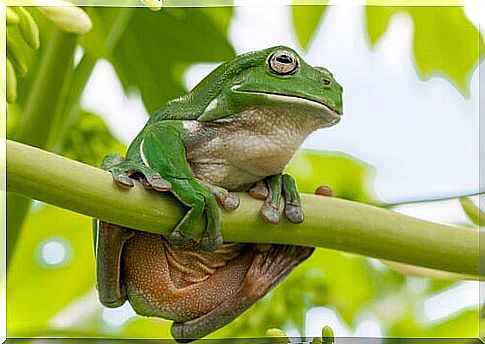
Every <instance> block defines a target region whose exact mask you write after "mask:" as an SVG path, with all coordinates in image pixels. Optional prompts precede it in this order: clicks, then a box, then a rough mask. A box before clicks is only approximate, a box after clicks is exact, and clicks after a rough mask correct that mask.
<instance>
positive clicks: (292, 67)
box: [268, 50, 298, 75]
mask: <svg viewBox="0 0 485 344" xmlns="http://www.w3.org/2000/svg"><path fill="white" fill-rule="evenodd" d="M268 64H269V69H270V70H271V71H272V72H274V73H276V74H281V75H286V74H293V73H294V72H295V71H296V69H297V68H298V60H297V58H296V57H295V55H293V54H292V53H290V52H289V51H286V50H279V51H277V52H275V53H274V54H273V55H271V56H270V58H269V60H268Z"/></svg>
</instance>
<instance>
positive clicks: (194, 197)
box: [134, 120, 239, 251]
mask: <svg viewBox="0 0 485 344" xmlns="http://www.w3.org/2000/svg"><path fill="white" fill-rule="evenodd" d="M184 134H185V132H184V129H183V127H182V124H181V122H180V121H176V120H174V121H172V120H166V121H160V122H156V123H154V124H152V125H150V126H148V127H147V128H146V129H145V131H144V134H143V138H142V140H141V142H140V147H139V150H138V151H136V150H135V151H134V152H135V153H138V152H139V153H138V154H139V156H140V157H141V159H142V161H143V163H144V164H145V165H146V166H148V167H150V168H151V169H153V170H155V171H157V172H158V173H160V175H161V176H163V177H164V178H165V179H166V180H167V181H169V182H170V183H171V185H172V189H171V191H172V193H173V194H174V195H175V196H176V197H177V198H178V199H179V200H180V201H181V202H182V203H183V204H184V205H186V206H187V207H189V210H188V211H187V213H186V214H185V216H184V217H183V218H182V220H180V222H179V223H178V225H177V226H176V227H175V229H174V230H173V231H172V232H171V233H170V235H169V237H168V239H169V241H170V243H172V244H174V245H183V244H184V243H186V242H187V241H188V240H190V239H191V238H192V236H191V233H192V230H193V229H194V227H195V225H196V223H197V222H198V221H199V220H200V219H201V218H202V217H204V215H205V218H206V226H205V230H204V232H203V235H202V240H201V242H200V244H201V247H202V248H203V249H204V250H206V251H213V250H215V249H216V248H217V247H219V246H220V245H221V244H222V242H223V239H222V234H221V224H220V214H219V207H218V205H217V202H216V199H215V198H214V194H215V195H216V196H217V198H218V199H219V201H220V202H221V204H222V205H223V206H224V208H226V209H228V210H232V209H235V208H236V207H237V206H238V204H239V202H238V199H237V198H235V197H234V196H231V195H230V194H229V193H227V192H226V191H225V190H223V189H221V188H218V187H215V186H210V185H208V184H206V183H204V182H202V181H200V180H198V179H197V178H196V177H195V176H194V174H193V173H192V169H191V168H190V166H189V164H188V162H187V158H186V151H185V145H184V143H183V135H184Z"/></svg>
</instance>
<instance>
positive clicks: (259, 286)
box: [171, 245, 314, 343]
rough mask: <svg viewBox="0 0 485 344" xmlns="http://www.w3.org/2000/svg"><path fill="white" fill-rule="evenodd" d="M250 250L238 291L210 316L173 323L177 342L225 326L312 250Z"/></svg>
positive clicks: (259, 247) (269, 247)
mask: <svg viewBox="0 0 485 344" xmlns="http://www.w3.org/2000/svg"><path fill="white" fill-rule="evenodd" d="M253 247H254V248H253V250H254V255H253V259H252V263H251V266H250V267H249V269H248V271H247V272H246V275H245V277H244V280H243V281H242V283H241V285H240V287H239V289H238V290H237V291H236V292H235V293H234V294H233V295H231V296H230V297H229V298H227V299H226V300H225V301H224V302H222V303H221V304H219V305H218V306H217V307H216V308H214V309H212V310H211V311H210V312H209V313H207V314H205V315H203V316H201V317H198V318H196V319H193V320H189V321H185V322H174V323H173V325H172V330H171V331H172V336H173V337H174V338H175V340H176V341H178V342H180V343H187V342H189V341H191V340H193V339H198V338H201V337H204V336H206V335H207V334H209V333H211V332H213V331H215V330H217V329H218V328H221V327H222V326H224V325H226V324H228V323H229V322H231V321H232V320H233V319H235V318H236V317H237V316H239V315H240V314H241V313H243V312H244V311H245V310H246V309H248V308H249V307H250V306H252V305H253V304H254V303H255V302H256V301H258V300H259V299H261V298H262V297H263V296H264V295H266V294H267V293H268V292H269V291H270V290H271V288H272V287H274V286H275V285H276V284H278V283H279V282H280V281H281V280H282V279H283V278H284V277H285V276H286V275H288V274H289V273H290V272H291V271H292V270H293V269H294V268H295V267H296V266H297V265H298V264H300V263H301V262H302V261H304V260H305V259H307V258H308V257H309V256H310V255H311V254H312V252H313V250H314V248H312V247H303V246H292V245H254V246H253Z"/></svg>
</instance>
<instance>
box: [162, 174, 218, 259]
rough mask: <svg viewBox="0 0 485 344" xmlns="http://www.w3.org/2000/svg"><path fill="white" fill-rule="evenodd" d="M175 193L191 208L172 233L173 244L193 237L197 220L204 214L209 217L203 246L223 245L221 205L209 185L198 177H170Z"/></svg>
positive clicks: (210, 248) (202, 241) (212, 249)
mask: <svg viewBox="0 0 485 344" xmlns="http://www.w3.org/2000/svg"><path fill="white" fill-rule="evenodd" d="M170 181H171V183H172V185H173V188H172V192H173V194H174V195H175V196H176V197H177V198H178V199H179V200H180V201H181V202H182V203H183V204H184V205H186V206H188V207H189V208H190V209H189V211H188V212H187V213H186V214H185V216H184V217H183V218H182V220H180V222H179V223H178V224H177V226H176V227H175V229H174V230H173V231H172V232H171V233H170V235H169V237H168V240H169V241H170V243H171V244H173V245H176V246H180V245H184V244H185V243H187V242H188V241H189V240H191V239H192V236H191V233H192V230H193V228H194V227H195V226H196V224H197V222H199V221H200V219H201V218H202V217H203V216H204V214H205V217H206V219H207V221H206V226H205V229H204V232H203V233H202V239H201V240H200V245H201V248H202V249H203V250H204V251H208V252H211V251H214V250H215V249H217V248H218V247H220V246H221V245H222V242H223V239H222V233H221V221H220V214H219V206H218V205H217V202H216V200H215V198H214V196H213V195H212V193H211V191H210V190H209V189H208V187H207V186H206V185H205V184H204V183H203V182H201V181H199V180H197V179H170Z"/></svg>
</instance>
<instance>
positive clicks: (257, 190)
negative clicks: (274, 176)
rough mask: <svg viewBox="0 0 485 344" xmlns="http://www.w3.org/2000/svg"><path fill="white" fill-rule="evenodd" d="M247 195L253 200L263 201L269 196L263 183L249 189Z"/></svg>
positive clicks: (260, 182)
mask: <svg viewBox="0 0 485 344" xmlns="http://www.w3.org/2000/svg"><path fill="white" fill-rule="evenodd" d="M249 195H250V196H251V197H253V198H256V199H259V200H262V201H264V200H265V199H266V198H268V196H269V190H268V187H267V186H266V184H265V182H264V181H259V182H257V183H256V184H255V185H254V186H253V187H252V188H251V189H249Z"/></svg>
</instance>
